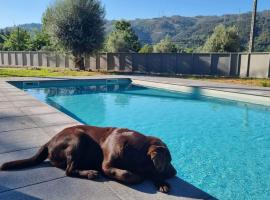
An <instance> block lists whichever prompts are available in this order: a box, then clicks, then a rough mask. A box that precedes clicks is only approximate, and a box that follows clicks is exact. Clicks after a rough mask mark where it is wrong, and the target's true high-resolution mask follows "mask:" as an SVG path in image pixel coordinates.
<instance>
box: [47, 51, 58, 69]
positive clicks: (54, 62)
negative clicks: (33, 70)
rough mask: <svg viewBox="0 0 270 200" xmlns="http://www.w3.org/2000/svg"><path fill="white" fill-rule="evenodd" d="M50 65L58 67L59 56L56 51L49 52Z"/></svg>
mask: <svg viewBox="0 0 270 200" xmlns="http://www.w3.org/2000/svg"><path fill="white" fill-rule="evenodd" d="M48 66H50V67H57V56H56V55H55V54H54V53H49V54H48Z"/></svg>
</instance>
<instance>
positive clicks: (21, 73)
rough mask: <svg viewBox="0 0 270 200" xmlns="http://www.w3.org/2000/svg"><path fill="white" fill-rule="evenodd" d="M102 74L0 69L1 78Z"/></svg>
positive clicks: (52, 69)
mask: <svg viewBox="0 0 270 200" xmlns="http://www.w3.org/2000/svg"><path fill="white" fill-rule="evenodd" d="M100 74H101V73H100V72H89V71H74V70H70V69H60V68H27V69H20V68H0V77H12V76H13V77H59V76H93V75H100Z"/></svg>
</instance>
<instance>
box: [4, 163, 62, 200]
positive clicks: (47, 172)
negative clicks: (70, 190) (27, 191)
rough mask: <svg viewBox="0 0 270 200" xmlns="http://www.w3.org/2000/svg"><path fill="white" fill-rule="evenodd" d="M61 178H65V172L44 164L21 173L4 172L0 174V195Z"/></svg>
mask: <svg viewBox="0 0 270 200" xmlns="http://www.w3.org/2000/svg"><path fill="white" fill-rule="evenodd" d="M60 177H65V173H64V171H62V170H61V169H58V168H55V167H52V166H51V165H49V164H48V163H42V164H41V165H39V166H38V167H33V168H27V169H24V170H20V171H19V170H18V171H10V172H5V171H4V172H1V173H0V195H1V193H3V192H4V191H8V190H13V189H17V188H20V187H27V186H29V185H33V184H40V183H41V182H46V181H50V180H54V179H57V178H60ZM0 199H1V196H0Z"/></svg>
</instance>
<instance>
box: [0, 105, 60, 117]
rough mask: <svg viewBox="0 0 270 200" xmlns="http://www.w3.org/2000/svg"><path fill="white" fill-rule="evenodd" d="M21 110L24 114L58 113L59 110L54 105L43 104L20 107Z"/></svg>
mask: <svg viewBox="0 0 270 200" xmlns="http://www.w3.org/2000/svg"><path fill="white" fill-rule="evenodd" d="M0 112H1V111H0ZM20 112H22V113H23V114H24V115H41V114H51V113H58V112H59V111H58V110H56V109H55V108H53V107H49V106H47V105H42V106H31V107H22V108H20Z"/></svg>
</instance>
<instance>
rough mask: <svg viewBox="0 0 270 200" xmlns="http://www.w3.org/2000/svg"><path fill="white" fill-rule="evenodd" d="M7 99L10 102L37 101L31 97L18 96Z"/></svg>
mask: <svg viewBox="0 0 270 200" xmlns="http://www.w3.org/2000/svg"><path fill="white" fill-rule="evenodd" d="M6 98H7V99H8V100H9V101H32V100H36V99H35V98H34V97H32V96H30V95H27V94H25V95H18V96H6Z"/></svg>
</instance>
